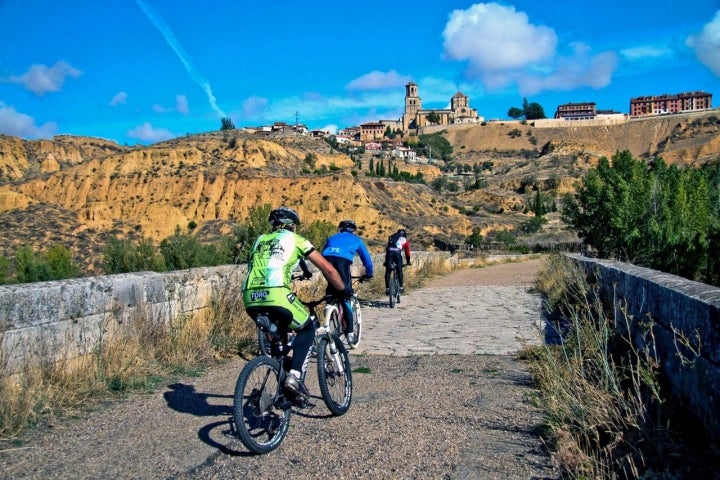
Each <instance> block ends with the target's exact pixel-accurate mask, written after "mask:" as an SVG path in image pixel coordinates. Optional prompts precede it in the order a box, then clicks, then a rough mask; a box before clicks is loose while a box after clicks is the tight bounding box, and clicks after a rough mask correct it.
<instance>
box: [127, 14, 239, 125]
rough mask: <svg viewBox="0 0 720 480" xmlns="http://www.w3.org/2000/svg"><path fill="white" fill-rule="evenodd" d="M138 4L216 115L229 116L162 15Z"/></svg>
mask: <svg viewBox="0 0 720 480" xmlns="http://www.w3.org/2000/svg"><path fill="white" fill-rule="evenodd" d="M137 4H138V6H139V7H140V9H141V10H142V11H143V13H145V16H147V18H148V20H150V22H152V24H153V25H155V28H157V29H158V30H159V31H160V33H161V34H162V36H163V37H164V38H165V41H166V42H167V43H168V45H170V48H172V49H173V51H174V52H175V54H176V55H177V56H178V58H179V59H180V61H181V62H182V64H183V66H184V67H185V70H187V72H188V74H189V75H190V78H192V80H193V81H194V82H195V83H197V84H198V85H199V86H200V88H202V89H203V90H205V94H206V95H207V97H208V101H209V102H210V106H211V107H212V109H213V110H215V113H217V114H218V116H220V117H221V118H225V117H226V116H227V115H225V112H223V111H222V109H221V108H220V107H218V104H217V101H216V100H215V95H213V93H212V88H210V84H209V83H208V82H207V80H205V79H204V78H202V76H201V75H200V74H199V73H198V72H197V70H195V67H194V66H193V64H192V62H191V61H190V56H189V55H188V54H187V53H186V52H185V50H183V48H182V45H181V44H180V41H179V40H178V39H177V37H175V35H174V34H173V32H172V30H170V27H169V26H168V24H167V23H165V20H163V18H162V17H161V16H160V14H158V13H157V12H155V11H154V10H153V9H152V8H151V7H150V5H147V4H146V3H145V2H143V1H141V0H137Z"/></svg>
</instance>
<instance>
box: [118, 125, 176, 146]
mask: <svg viewBox="0 0 720 480" xmlns="http://www.w3.org/2000/svg"><path fill="white" fill-rule="evenodd" d="M127 136H128V137H130V138H135V139H138V140H140V141H141V142H150V143H154V142H162V141H164V140H169V139H171V138H175V137H176V135H175V134H173V133H172V132H170V130H167V129H165V128H155V127H153V126H152V125H151V124H150V122H145V123H143V124H142V125H138V126H137V127H135V128H133V129H131V130H128V132H127Z"/></svg>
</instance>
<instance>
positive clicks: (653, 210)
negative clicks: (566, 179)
mask: <svg viewBox="0 0 720 480" xmlns="http://www.w3.org/2000/svg"><path fill="white" fill-rule="evenodd" d="M719 192H720V162H715V163H713V164H711V165H708V166H706V167H705V168H702V169H697V168H680V167H677V166H675V165H670V166H668V165H667V164H666V163H665V162H664V161H663V160H662V159H661V158H658V159H656V160H655V161H653V162H651V163H649V164H646V163H645V162H642V161H640V160H637V159H635V158H633V157H632V155H631V154H630V152H628V151H623V152H618V153H616V154H615V155H614V156H613V158H612V164H611V163H610V162H609V161H608V160H607V159H606V158H603V159H601V160H600V163H599V164H598V166H597V168H595V169H592V170H590V171H589V172H588V173H587V174H586V175H585V177H584V178H583V179H582V182H581V185H580V187H579V188H578V190H577V191H576V193H575V194H573V195H566V196H565V197H564V199H563V209H562V214H563V219H564V220H565V221H566V222H567V223H568V224H569V225H571V226H572V227H573V228H574V229H575V230H576V231H577V232H578V235H579V236H580V237H581V238H583V239H584V241H585V243H586V244H588V245H590V246H592V247H593V248H595V249H596V250H597V252H598V254H599V255H600V256H601V257H603V258H611V257H616V258H618V259H621V260H625V261H630V262H632V263H634V264H636V265H642V266H646V267H649V268H653V269H656V270H661V271H664V272H668V273H673V274H676V275H681V276H683V277H685V278H689V279H692V280H697V281H701V282H704V283H709V284H712V285H718V286H720V263H719V262H718V260H717V259H718V258H720V195H719Z"/></svg>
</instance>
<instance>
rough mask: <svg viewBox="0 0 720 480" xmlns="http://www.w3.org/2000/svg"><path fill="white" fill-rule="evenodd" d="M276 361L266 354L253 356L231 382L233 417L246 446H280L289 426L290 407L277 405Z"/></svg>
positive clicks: (253, 448) (270, 448)
mask: <svg viewBox="0 0 720 480" xmlns="http://www.w3.org/2000/svg"><path fill="white" fill-rule="evenodd" d="M279 374H280V364H279V363H278V361H277V360H275V359H274V358H270V357H255V358H253V359H252V360H250V361H249V362H248V363H246V364H245V367H243V369H242V370H241V371H240V376H239V377H238V380H237V383H236V384H235V396H234V400H233V414H234V416H233V421H234V424H235V430H236V431H237V433H238V435H239V436H240V440H241V441H242V443H243V445H245V447H247V448H248V450H250V451H252V452H255V453H268V452H271V451H273V450H275V449H276V448H277V447H279V446H280V444H281V443H282V441H283V439H284V438H285V435H287V432H288V428H289V427H290V414H291V412H292V410H291V409H290V408H285V409H284V410H283V409H280V408H277V407H276V406H275V405H274V403H275V395H276V394H277V392H278V391H280V390H279V389H278V381H279V379H278V376H279Z"/></svg>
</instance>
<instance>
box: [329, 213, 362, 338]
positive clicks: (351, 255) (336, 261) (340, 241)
mask: <svg viewBox="0 0 720 480" xmlns="http://www.w3.org/2000/svg"><path fill="white" fill-rule="evenodd" d="M356 230H357V225H355V222H354V221H352V220H343V221H342V222H340V225H338V233H336V234H335V235H332V236H331V237H329V238H328V239H327V240H326V241H325V246H324V247H323V249H322V255H323V257H325V258H327V260H328V261H329V262H330V263H332V265H333V266H334V267H335V269H336V270H337V271H338V273H339V274H340V277H341V278H342V280H343V282H345V289H344V290H343V291H337V290H336V289H335V288H334V287H333V286H332V285H328V287H327V293H329V294H332V295H336V296H340V297H342V298H343V315H344V316H345V324H346V325H347V339H348V342H349V343H352V344H354V343H355V342H356V341H357V340H356V337H355V333H354V332H353V321H352V307H351V305H350V296H351V295H352V281H351V280H352V279H351V275H350V267H351V266H352V264H353V260H355V255H359V256H360V260H361V261H362V264H363V266H364V267H365V275H363V277H364V278H365V279H370V278H372V277H373V274H374V272H373V262H372V258H371V257H370V252H369V251H368V249H367V246H366V245H365V242H364V241H363V239H362V238H360V237H358V236H357V235H356V234H355V231H356Z"/></svg>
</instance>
